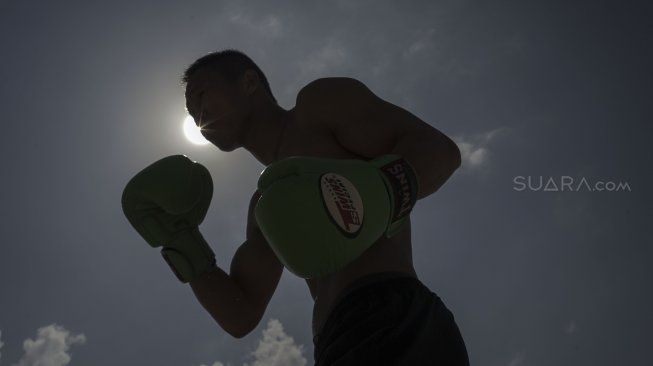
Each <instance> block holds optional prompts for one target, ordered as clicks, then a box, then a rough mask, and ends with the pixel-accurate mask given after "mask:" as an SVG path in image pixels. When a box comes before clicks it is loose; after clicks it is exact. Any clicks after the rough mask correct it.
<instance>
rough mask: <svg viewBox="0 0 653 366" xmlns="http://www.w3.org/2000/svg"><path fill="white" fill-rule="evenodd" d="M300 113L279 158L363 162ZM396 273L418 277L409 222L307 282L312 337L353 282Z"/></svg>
mask: <svg viewBox="0 0 653 366" xmlns="http://www.w3.org/2000/svg"><path fill="white" fill-rule="evenodd" d="M303 118H306V117H305V116H302V113H298V112H297V111H295V113H294V118H293V119H292V122H290V123H289V124H288V125H287V127H286V131H285V132H284V135H283V137H282V141H281V145H280V147H279V154H278V159H283V158H286V157H289V156H295V155H303V156H314V157H322V158H331V159H363V160H369V159H368V158H365V157H361V156H357V155H355V154H353V153H351V152H350V151H348V150H346V149H344V148H343V147H342V146H340V145H339V144H338V142H337V141H336V140H335V139H334V137H333V136H332V135H331V133H330V132H329V131H327V130H326V129H322V130H320V129H318V127H315V124H310V125H308V124H307V123H302V119H303ZM382 272H399V273H403V274H407V275H410V276H413V277H417V275H416V274H415V269H414V267H413V260H412V251H411V237H410V219H409V220H408V224H407V225H406V226H404V228H403V229H402V230H401V231H399V232H398V233H397V234H396V235H395V236H393V237H392V238H386V237H381V238H380V239H379V240H377V241H376V242H375V243H374V244H373V245H372V246H371V247H370V248H369V249H368V250H367V251H365V252H364V253H363V254H362V255H361V256H360V257H358V258H357V259H356V260H354V261H353V262H352V263H350V264H348V265H347V266H345V267H344V268H343V269H341V270H339V271H337V272H334V273H332V274H330V275H327V276H324V277H320V278H315V279H307V280H306V283H307V285H308V288H309V290H310V292H311V296H312V297H313V300H314V301H315V304H314V306H313V335H317V334H319V333H320V331H321V329H322V326H323V325H324V322H325V321H326V319H327V317H328V315H329V312H330V310H331V309H332V307H333V306H334V305H335V301H336V300H337V299H338V296H339V295H340V294H341V293H342V292H343V290H346V289H347V287H348V286H350V285H351V284H352V282H354V281H355V280H357V279H359V278H361V277H364V276H368V275H371V274H375V273H382Z"/></svg>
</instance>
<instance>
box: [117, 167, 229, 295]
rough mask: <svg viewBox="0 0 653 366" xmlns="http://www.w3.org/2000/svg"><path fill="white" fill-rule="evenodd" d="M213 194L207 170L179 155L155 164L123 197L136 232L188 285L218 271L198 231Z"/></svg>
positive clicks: (132, 184)
mask: <svg viewBox="0 0 653 366" xmlns="http://www.w3.org/2000/svg"><path fill="white" fill-rule="evenodd" d="M212 196H213V182H212V180H211V175H210V173H209V171H208V170H207V169H206V168H205V167H204V166H203V165H201V164H199V163H195V162H193V161H191V160H190V159H188V158H187V157H185V156H183V155H173V156H168V157H166V158H163V159H161V160H158V161H156V162H155V163H153V164H152V165H150V166H148V167H146V168H145V169H143V170H142V171H141V172H140V173H138V174H136V176H134V177H133V178H132V179H131V180H130V181H129V183H127V186H126V187H125V189H124V191H123V193H122V210H123V212H124V213H125V216H127V219H128V220H129V222H130V223H131V224H132V226H133V227H134V229H136V231H137V232H138V233H139V234H140V235H141V236H142V237H143V238H144V239H145V241H146V242H148V243H149V244H150V245H151V246H152V247H155V248H156V247H161V246H162V247H163V249H162V250H161V254H162V255H163V258H164V259H165V260H166V262H167V263H168V265H169V266H170V268H171V269H172V271H173V272H174V273H175V275H176V276H177V278H178V279H179V280H180V281H181V282H183V283H188V282H190V281H191V280H193V279H194V278H196V277H197V276H199V275H200V274H202V273H205V272H208V271H211V270H212V269H214V268H216V265H215V254H214V253H213V250H211V247H209V245H208V244H207V243H206V241H205V240H204V238H203V237H202V234H201V233H200V231H199V227H198V226H199V224H200V223H202V221H203V220H204V217H205V216H206V212H207V211H208V208H209V204H210V203H211V197H212Z"/></svg>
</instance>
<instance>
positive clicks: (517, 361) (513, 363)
mask: <svg viewBox="0 0 653 366" xmlns="http://www.w3.org/2000/svg"><path fill="white" fill-rule="evenodd" d="M522 365H524V355H523V354H522V353H521V352H517V354H515V355H514V356H513V357H512V360H510V362H509V363H508V366H522Z"/></svg>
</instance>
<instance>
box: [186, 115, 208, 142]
mask: <svg viewBox="0 0 653 366" xmlns="http://www.w3.org/2000/svg"><path fill="white" fill-rule="evenodd" d="M183 127H184V135H185V136H186V138H187V139H188V141H190V142H192V143H193V144H195V145H206V144H208V143H209V141H208V140H207V139H205V138H204V136H202V133H201V132H200V128H199V127H197V125H196V124H195V121H194V120H193V117H191V116H186V118H185V119H184V126H183Z"/></svg>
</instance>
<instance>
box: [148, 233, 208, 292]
mask: <svg viewBox="0 0 653 366" xmlns="http://www.w3.org/2000/svg"><path fill="white" fill-rule="evenodd" d="M161 255H162V256H163V259H165V261H166V263H168V266H170V269H172V271H173V272H174V274H175V275H176V276H177V278H178V279H179V281H181V282H182V283H188V282H190V281H192V280H193V279H195V278H197V277H198V276H200V275H202V274H204V273H206V272H210V271H212V270H214V269H215V268H217V267H216V263H215V253H214V252H213V250H212V249H211V247H210V246H209V245H208V243H207V242H206V240H204V237H203V236H202V233H200V231H199V229H198V228H193V229H191V230H184V231H182V232H179V233H177V234H176V235H175V236H174V238H173V239H172V241H171V242H170V243H169V244H168V245H165V246H164V247H163V249H161Z"/></svg>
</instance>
